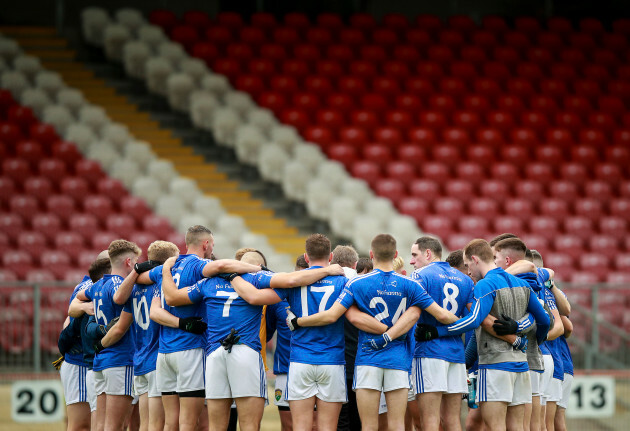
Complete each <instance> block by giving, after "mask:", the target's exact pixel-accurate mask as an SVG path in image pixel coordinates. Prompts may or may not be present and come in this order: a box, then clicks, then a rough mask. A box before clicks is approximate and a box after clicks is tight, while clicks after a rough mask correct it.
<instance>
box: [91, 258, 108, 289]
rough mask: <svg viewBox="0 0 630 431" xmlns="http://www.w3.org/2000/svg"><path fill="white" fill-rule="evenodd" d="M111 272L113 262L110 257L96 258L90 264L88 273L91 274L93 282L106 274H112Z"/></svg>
mask: <svg viewBox="0 0 630 431" xmlns="http://www.w3.org/2000/svg"><path fill="white" fill-rule="evenodd" d="M111 272H112V262H111V261H110V260H109V258H108V257H104V258H101V259H96V260H95V261H94V262H92V263H91V264H90V268H89V269H88V275H89V276H90V280H92V283H96V282H97V281H99V280H100V279H101V278H103V276H104V275H105V274H111Z"/></svg>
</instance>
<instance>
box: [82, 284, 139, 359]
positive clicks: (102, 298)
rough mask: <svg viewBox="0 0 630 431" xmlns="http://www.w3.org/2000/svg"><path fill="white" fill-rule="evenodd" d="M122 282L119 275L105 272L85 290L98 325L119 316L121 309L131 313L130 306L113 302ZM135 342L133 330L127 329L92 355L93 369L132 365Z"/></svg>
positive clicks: (105, 323)
mask: <svg viewBox="0 0 630 431" xmlns="http://www.w3.org/2000/svg"><path fill="white" fill-rule="evenodd" d="M122 282H123V278H122V277H121V276H119V275H112V274H105V275H104V276H103V278H101V279H100V280H99V281H97V282H96V283H94V284H93V285H92V286H90V287H89V288H87V289H86V290H85V296H87V298H88V299H90V300H91V301H92V302H93V303H94V315H95V317H96V322H97V323H98V324H99V325H105V326H107V324H108V323H109V322H111V320H112V319H114V318H115V317H119V316H120V314H121V313H122V311H123V310H124V311H126V312H128V313H132V310H131V307H129V306H128V305H127V304H126V305H124V306H123V305H118V304H116V303H115V302H114V293H116V291H117V290H118V287H120V285H121V284H122ZM134 352H135V343H134V336H133V331H127V332H126V333H125V335H123V336H122V338H121V339H120V340H119V341H118V342H117V343H116V344H113V345H111V346H109V347H106V348H105V349H103V350H102V351H101V352H100V353H99V354H97V355H96V356H95V357H94V364H93V368H94V371H102V370H104V369H107V368H114V367H124V366H129V365H133V355H134Z"/></svg>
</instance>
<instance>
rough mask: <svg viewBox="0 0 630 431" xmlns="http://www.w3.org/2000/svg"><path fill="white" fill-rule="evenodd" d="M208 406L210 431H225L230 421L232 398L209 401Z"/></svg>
mask: <svg viewBox="0 0 630 431" xmlns="http://www.w3.org/2000/svg"><path fill="white" fill-rule="evenodd" d="M207 404H208V431H225V430H226V429H227V427H228V422H229V420H230V406H231V405H232V399H231V398H224V399H214V400H212V399H209V400H207Z"/></svg>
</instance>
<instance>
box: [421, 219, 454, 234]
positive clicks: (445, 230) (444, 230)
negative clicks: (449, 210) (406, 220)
mask: <svg viewBox="0 0 630 431" xmlns="http://www.w3.org/2000/svg"><path fill="white" fill-rule="evenodd" d="M420 226H421V228H422V230H423V231H424V232H426V233H427V234H430V235H436V236H438V237H440V238H446V237H448V236H450V235H451V234H452V233H453V232H454V226H453V221H452V220H449V219H447V218H445V217H443V216H441V215H440V216H426V217H424V218H423V219H422V220H421V221H420Z"/></svg>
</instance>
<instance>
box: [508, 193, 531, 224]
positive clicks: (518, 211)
mask: <svg viewBox="0 0 630 431" xmlns="http://www.w3.org/2000/svg"><path fill="white" fill-rule="evenodd" d="M503 212H504V213H505V214H506V215H509V216H514V217H517V218H519V219H522V220H527V219H529V218H530V217H532V216H533V215H534V201H533V200H532V199H528V198H515V199H510V200H507V201H505V202H503Z"/></svg>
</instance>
